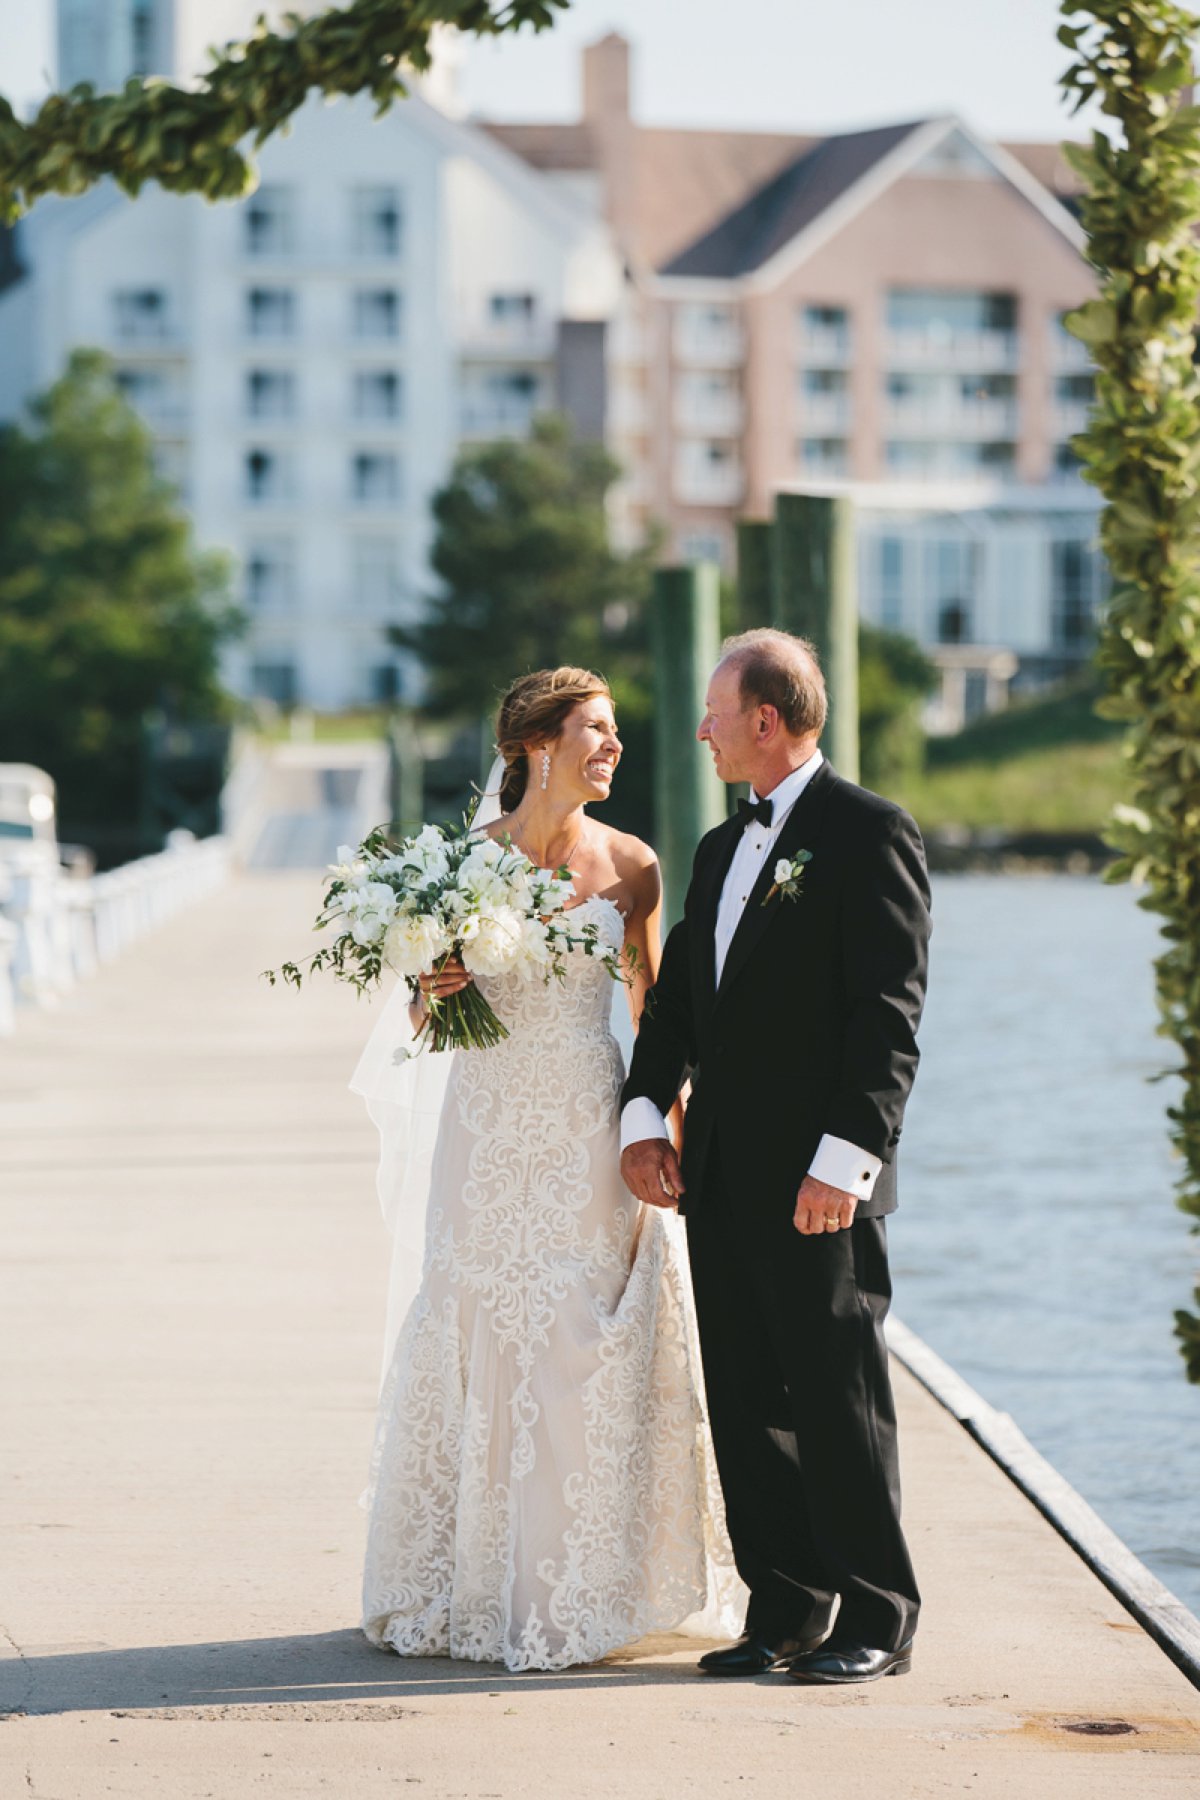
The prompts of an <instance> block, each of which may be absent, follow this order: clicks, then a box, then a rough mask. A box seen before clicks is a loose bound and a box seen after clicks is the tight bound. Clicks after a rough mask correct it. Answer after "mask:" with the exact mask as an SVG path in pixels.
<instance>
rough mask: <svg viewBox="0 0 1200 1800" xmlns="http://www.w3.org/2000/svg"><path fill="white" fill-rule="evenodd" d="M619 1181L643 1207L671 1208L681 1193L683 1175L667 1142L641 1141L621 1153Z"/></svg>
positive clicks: (665, 1139) (660, 1140) (651, 1139)
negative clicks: (622, 1182)
mask: <svg viewBox="0 0 1200 1800" xmlns="http://www.w3.org/2000/svg"><path fill="white" fill-rule="evenodd" d="M621 1179H622V1180H623V1181H624V1183H625V1186H626V1187H627V1188H628V1189H629V1191H630V1193H631V1194H636V1195H637V1197H638V1199H639V1200H640V1201H641V1202H642V1204H643V1205H644V1206H663V1207H668V1208H669V1207H673V1206H677V1205H678V1204H679V1196H680V1195H681V1194H682V1193H683V1175H682V1172H681V1170H680V1167H679V1158H678V1157H677V1156H676V1154H675V1151H674V1149H673V1148H672V1146H671V1144H670V1142H669V1140H668V1139H667V1138H642V1139H641V1141H640V1142H639V1143H636V1144H629V1145H627V1146H626V1148H625V1149H624V1150H623V1151H622V1153H621Z"/></svg>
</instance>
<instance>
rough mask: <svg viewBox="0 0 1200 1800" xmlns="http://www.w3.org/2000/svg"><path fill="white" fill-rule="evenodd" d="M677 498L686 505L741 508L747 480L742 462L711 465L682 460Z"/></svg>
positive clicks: (677, 467) (677, 474)
mask: <svg viewBox="0 0 1200 1800" xmlns="http://www.w3.org/2000/svg"><path fill="white" fill-rule="evenodd" d="M674 475H675V480H674V489H675V498H676V499H677V500H678V501H680V502H681V503H682V504H683V505H684V506H737V505H738V504H739V502H740V501H741V499H742V494H743V491H744V488H745V478H744V476H743V474H742V466H741V463H740V462H737V461H734V460H732V459H731V460H729V461H727V462H718V463H707V462H700V461H692V460H691V459H690V458H685V457H680V458H679V459H678V460H677V461H676V464H675V470H674Z"/></svg>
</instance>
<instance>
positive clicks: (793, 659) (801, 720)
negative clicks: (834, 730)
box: [718, 629, 828, 738]
mask: <svg viewBox="0 0 1200 1800" xmlns="http://www.w3.org/2000/svg"><path fill="white" fill-rule="evenodd" d="M718 668H720V669H728V670H731V671H733V672H734V673H735V674H736V675H737V678H738V691H739V693H740V695H741V701H742V708H743V710H746V709H747V708H749V707H753V706H773V707H774V708H775V711H776V712H777V713H778V715H779V722H780V724H781V725H782V726H783V728H784V730H785V731H786V732H787V733H788V735H789V736H790V737H796V738H802V737H807V736H809V735H810V734H812V735H814V736H816V737H820V735H821V732H822V731H823V730H824V728H825V717H826V712H827V710H828V708H827V703H826V699H825V677H824V676H823V675H822V673H821V665H820V663H819V662H818V661H817V652H816V650H815V649H814V647H813V645H812V644H810V643H809V642H808V640H807V639H806V638H801V637H793V636H792V635H791V633H790V632H787V631H773V630H770V629H763V630H760V631H743V632H741V633H740V634H739V635H738V636H737V637H731V638H726V640H725V642H724V643H723V644H722V646H721V661H720V663H719V664H718Z"/></svg>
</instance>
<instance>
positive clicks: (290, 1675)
mask: <svg viewBox="0 0 1200 1800" xmlns="http://www.w3.org/2000/svg"><path fill="white" fill-rule="evenodd" d="M636 1648H637V1660H631V1652H630V1651H629V1650H625V1651H620V1652H618V1653H617V1654H616V1655H615V1656H613V1657H611V1658H609V1659H606V1660H605V1661H604V1662H601V1663H590V1664H587V1665H583V1666H581V1667H579V1668H575V1669H564V1670H561V1671H558V1672H552V1673H548V1672H545V1671H533V1672H531V1673H529V1674H522V1675H512V1674H510V1673H509V1672H508V1671H507V1670H506V1669H504V1668H502V1667H501V1666H500V1665H499V1664H497V1663H474V1662H455V1661H451V1660H450V1659H449V1658H447V1657H413V1658H407V1657H397V1656H394V1655H391V1654H390V1653H389V1652H386V1651H380V1650H376V1649H374V1648H373V1647H372V1646H371V1645H370V1644H368V1643H367V1642H366V1641H365V1639H364V1638H363V1637H362V1636H361V1635H360V1634H359V1633H358V1632H357V1631H327V1632H320V1633H316V1634H314V1635H312V1636H309V1637H276V1638H246V1639H241V1640H239V1641H235V1642H231V1643H210V1644H166V1645H147V1646H144V1647H138V1648H136V1649H130V1650H104V1649H95V1648H90V1647H89V1648H87V1649H80V1650H78V1651H67V1650H64V1651H62V1652H61V1653H57V1654H49V1653H48V1654H42V1655H39V1654H37V1653H36V1652H29V1653H26V1654H24V1655H23V1656H21V1657H19V1658H17V1657H14V1658H11V1659H7V1660H5V1661H4V1662H3V1663H0V1717H2V1716H3V1715H5V1714H9V1715H12V1714H22V1713H25V1714H29V1715H35V1714H36V1715H44V1714H48V1713H73V1712H111V1711H118V1710H131V1711H157V1712H163V1711H172V1712H173V1711H175V1710H176V1709H180V1708H186V1709H189V1710H191V1709H199V1710H202V1711H203V1712H205V1713H208V1714H213V1715H220V1716H226V1715H228V1714H229V1713H230V1712H236V1713H241V1712H242V1711H243V1710H244V1709H247V1708H249V1709H254V1708H260V1707H263V1706H271V1707H281V1708H288V1709H293V1708H296V1707H301V1708H303V1707H305V1706H318V1705H319V1706H321V1707H322V1709H328V1708H329V1707H330V1703H335V1704H334V1710H336V1703H338V1702H340V1703H342V1705H343V1706H345V1705H346V1704H347V1703H354V1702H360V1701H366V1702H374V1703H379V1702H387V1701H400V1700H405V1701H410V1702H415V1703H416V1704H417V1706H419V1703H420V1700H421V1698H422V1697H423V1696H427V1697H430V1698H432V1696H434V1695H435V1694H451V1693H456V1692H458V1693H461V1692H462V1691H463V1690H464V1689H474V1690H476V1691H479V1690H482V1691H483V1692H485V1693H489V1694H501V1693H527V1692H529V1691H531V1690H532V1691H535V1692H537V1691H545V1690H547V1689H553V1688H568V1687H579V1686H580V1685H581V1684H582V1685H584V1686H597V1685H600V1684H603V1685H604V1686H605V1687H628V1686H633V1685H639V1686H645V1685H646V1684H661V1683H675V1682H686V1681H693V1682H694V1681H698V1680H700V1679H702V1678H701V1677H699V1676H697V1674H696V1669H695V1657H696V1656H697V1655H699V1653H700V1652H701V1651H702V1650H703V1649H704V1648H706V1645H705V1644H703V1643H701V1642H700V1640H698V1639H684V1638H678V1637H659V1638H655V1639H647V1640H644V1641H643V1642H642V1643H641V1644H639V1645H638V1646H637V1647H636ZM668 1657H670V1658H672V1659H679V1660H670V1661H668V1660H666V1658H668ZM684 1658H686V1660H684ZM369 1710H370V1709H369V1708H368V1707H360V1706H357V1705H356V1706H355V1707H354V1711H355V1713H366V1712H368V1711H369ZM414 1710H415V1708H414Z"/></svg>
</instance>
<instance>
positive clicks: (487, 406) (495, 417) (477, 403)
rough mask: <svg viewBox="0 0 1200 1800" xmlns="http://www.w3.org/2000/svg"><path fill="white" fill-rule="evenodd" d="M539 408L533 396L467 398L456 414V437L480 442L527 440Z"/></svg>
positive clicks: (538, 403) (537, 400)
mask: <svg viewBox="0 0 1200 1800" xmlns="http://www.w3.org/2000/svg"><path fill="white" fill-rule="evenodd" d="M541 405H542V402H541V400H540V399H538V398H537V396H536V395H530V396H528V398H525V397H521V396H518V395H512V396H508V395H504V396H496V397H495V398H492V397H489V396H487V395H483V396H481V397H479V398H478V399H466V400H464V401H463V403H462V408H461V410H460V413H459V420H458V429H459V435H460V436H461V437H465V438H482V439H487V438H511V437H528V436H529V432H530V430H531V428H532V425H533V421H534V416H535V415H536V414H537V412H538V411H539V410H540V409H541Z"/></svg>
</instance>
